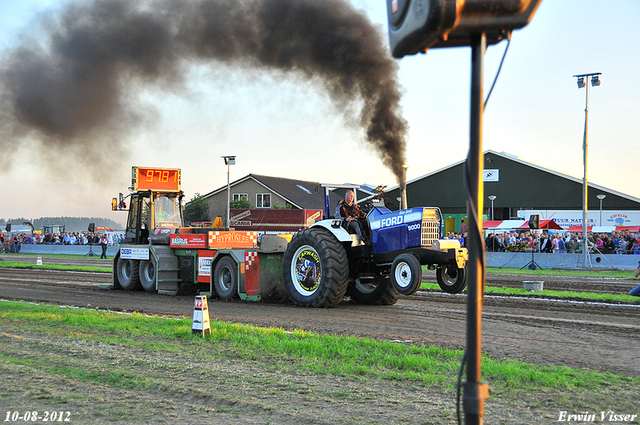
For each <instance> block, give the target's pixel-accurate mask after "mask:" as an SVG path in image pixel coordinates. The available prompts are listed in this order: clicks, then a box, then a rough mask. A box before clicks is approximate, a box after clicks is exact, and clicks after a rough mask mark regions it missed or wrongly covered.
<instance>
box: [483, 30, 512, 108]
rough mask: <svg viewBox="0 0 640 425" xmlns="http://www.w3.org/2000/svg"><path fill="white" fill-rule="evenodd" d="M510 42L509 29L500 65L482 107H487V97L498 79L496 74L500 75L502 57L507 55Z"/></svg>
mask: <svg viewBox="0 0 640 425" xmlns="http://www.w3.org/2000/svg"><path fill="white" fill-rule="evenodd" d="M510 44H511V31H509V35H508V36H507V47H505V48H504V53H503V54H502V59H501V60H500V66H499V67H498V72H496V76H495V78H494V79H493V84H491V88H490V89H489V93H488V94H487V98H486V99H485V101H484V108H486V107H487V103H488V102H489V98H490V97H491V92H492V91H493V88H494V87H495V85H496V81H498V75H500V70H502V64H503V63H504V58H505V57H506V56H507V51H508V50H509V45H510Z"/></svg>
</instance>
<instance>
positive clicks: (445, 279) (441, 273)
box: [436, 265, 467, 294]
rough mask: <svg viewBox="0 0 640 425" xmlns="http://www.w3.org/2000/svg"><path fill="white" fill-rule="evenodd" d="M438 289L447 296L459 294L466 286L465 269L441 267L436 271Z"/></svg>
mask: <svg viewBox="0 0 640 425" xmlns="http://www.w3.org/2000/svg"><path fill="white" fill-rule="evenodd" d="M436 278H437V280H438V285H440V289H442V290H443V291H444V292H447V293H449V294H459V293H460V292H462V291H463V290H464V288H466V286H467V269H466V268H463V269H459V268H457V267H452V266H449V265H443V266H440V267H438V269H437V270H436Z"/></svg>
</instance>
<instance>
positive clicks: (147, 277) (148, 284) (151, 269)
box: [139, 260, 156, 292]
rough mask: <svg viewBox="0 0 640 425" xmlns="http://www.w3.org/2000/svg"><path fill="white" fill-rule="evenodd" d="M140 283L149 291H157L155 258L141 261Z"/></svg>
mask: <svg viewBox="0 0 640 425" xmlns="http://www.w3.org/2000/svg"><path fill="white" fill-rule="evenodd" d="M139 275H140V284H141V285H142V289H144V290H145V291H147V292H156V265H155V264H154V262H153V260H143V261H140V273H139Z"/></svg>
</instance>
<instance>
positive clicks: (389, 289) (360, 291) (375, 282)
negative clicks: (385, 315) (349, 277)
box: [347, 276, 400, 305]
mask: <svg viewBox="0 0 640 425" xmlns="http://www.w3.org/2000/svg"><path fill="white" fill-rule="evenodd" d="M347 295H349V298H351V300H352V301H353V302H355V303H357V304H366V305H393V304H395V303H397V302H398V299H400V293H399V292H398V291H396V290H395V288H394V287H393V284H392V283H391V279H389V278H388V277H382V276H376V277H372V278H358V279H356V280H355V282H354V283H353V285H350V286H349V289H348V290H347Z"/></svg>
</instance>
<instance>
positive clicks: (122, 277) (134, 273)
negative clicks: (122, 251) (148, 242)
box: [116, 258, 142, 291]
mask: <svg viewBox="0 0 640 425" xmlns="http://www.w3.org/2000/svg"><path fill="white" fill-rule="evenodd" d="M139 269H140V261H139V260H123V259H122V258H119V259H118V268H117V270H116V272H117V274H118V282H119V283H120V286H121V287H122V289H124V290H125V291H139V290H140V289H142V285H140V276H139Z"/></svg>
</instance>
